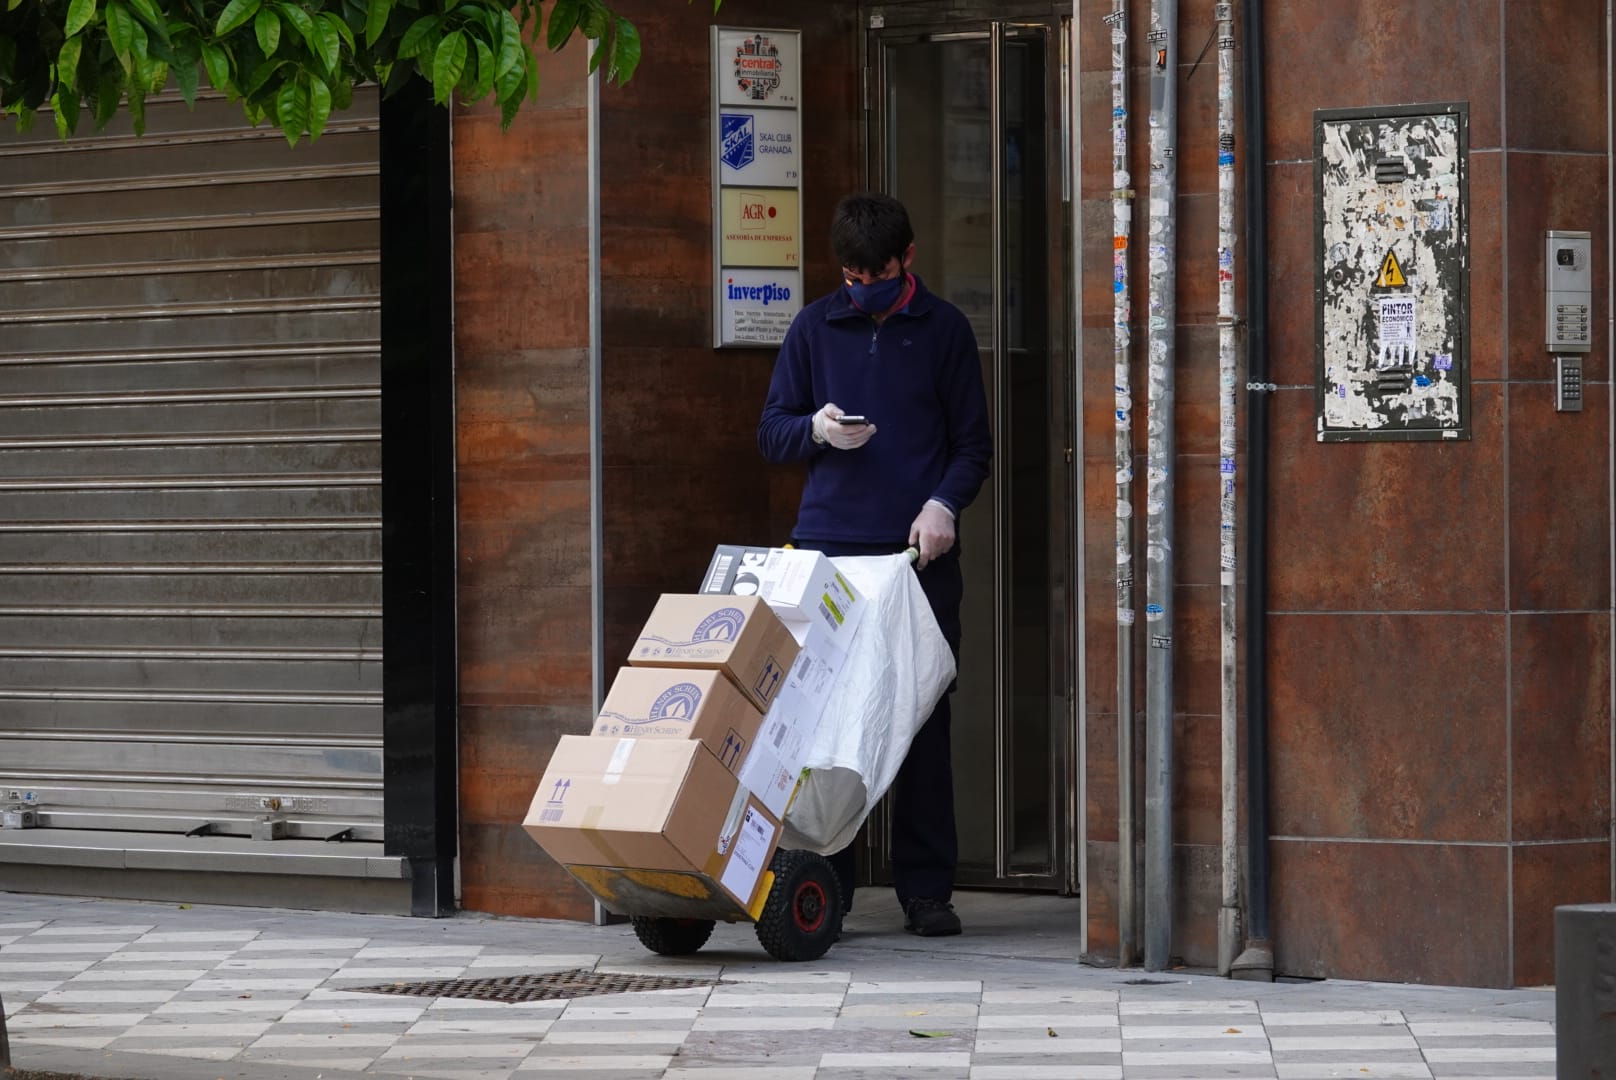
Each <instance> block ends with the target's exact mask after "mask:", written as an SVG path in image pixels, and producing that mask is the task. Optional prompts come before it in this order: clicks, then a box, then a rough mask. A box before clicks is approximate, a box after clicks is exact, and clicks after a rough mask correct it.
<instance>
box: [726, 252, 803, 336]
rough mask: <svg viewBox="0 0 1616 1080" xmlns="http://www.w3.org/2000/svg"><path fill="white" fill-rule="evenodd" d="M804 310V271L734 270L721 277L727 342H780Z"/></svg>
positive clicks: (727, 271) (729, 270)
mask: <svg viewBox="0 0 1616 1080" xmlns="http://www.w3.org/2000/svg"><path fill="white" fill-rule="evenodd" d="M801 310H802V272H801V271H800V270H732V269H728V268H726V269H725V270H724V271H723V275H722V277H721V278H720V279H719V325H720V326H721V327H722V329H723V343H724V344H725V345H737V344H750V345H778V344H780V343H781V342H782V341H784V340H785V339H786V330H787V329H788V328H789V327H790V326H791V320H792V319H794V318H796V316H797V312H799V311H801Z"/></svg>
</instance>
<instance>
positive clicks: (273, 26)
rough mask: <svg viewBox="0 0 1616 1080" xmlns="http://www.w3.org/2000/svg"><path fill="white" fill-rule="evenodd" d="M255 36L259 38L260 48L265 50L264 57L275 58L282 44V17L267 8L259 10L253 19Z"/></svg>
mask: <svg viewBox="0 0 1616 1080" xmlns="http://www.w3.org/2000/svg"><path fill="white" fill-rule="evenodd" d="M253 34H254V35H255V36H256V37H257V38H258V47H259V48H260V49H263V50H264V55H265V56H274V55H275V48H276V46H278V45H279V44H280V43H281V20H280V16H278V15H276V14H275V12H274V11H272V10H270V9H269V8H267V7H266V8H259V9H258V14H257V16H256V17H255V18H254V19H253Z"/></svg>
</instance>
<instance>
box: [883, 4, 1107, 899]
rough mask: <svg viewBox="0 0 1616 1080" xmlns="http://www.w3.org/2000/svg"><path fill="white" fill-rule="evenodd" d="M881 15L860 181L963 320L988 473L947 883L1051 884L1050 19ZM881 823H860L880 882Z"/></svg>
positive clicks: (1062, 581)
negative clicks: (987, 436)
mask: <svg viewBox="0 0 1616 1080" xmlns="http://www.w3.org/2000/svg"><path fill="white" fill-rule="evenodd" d="M928 6H929V5H916V14H918V15H920V16H922V17H923V16H924V9H925V8H926V7H928ZM1052 6H1053V5H1052ZM898 10H899V9H897V8H888V9H887V14H886V15H885V16H882V17H880V21H881V23H882V25H881V26H878V27H872V29H871V33H870V37H869V41H868V48H869V53H868V57H869V63H870V68H871V83H872V85H871V94H870V100H869V102H868V105H869V113H868V121H869V130H870V157H869V162H870V168H871V172H872V176H871V184H872V186H874V187H876V188H879V189H881V190H884V191H887V192H889V193H891V194H893V195H895V196H896V197H897V198H898V199H900V200H901V201H902V202H903V203H904V204H905V205H906V206H907V207H908V209H909V213H910V215H911V218H912V220H913V222H914V226H915V233H916V251H917V254H916V257H915V269H916V272H917V273H918V274H919V276H920V277H921V278H922V279H923V280H924V281H925V282H926V284H927V286H928V287H929V288H930V289H931V290H932V291H933V292H935V293H936V294H937V295H939V296H942V297H943V298H944V299H947V300H949V301H950V302H952V303H953V304H954V305H956V306H957V307H959V308H960V309H961V310H962V311H963V312H964V313H965V315H966V316H967V317H968V318H969V319H970V321H971V325H972V327H973V328H974V330H975V332H976V338H977V343H978V346H979V348H980V350H981V356H982V370H983V376H984V381H985V382H986V384H987V389H988V399H989V406H990V409H991V414H992V419H993V429H994V467H993V474H992V477H991V478H990V479H989V480H988V482H987V484H986V485H984V487H983V489H982V493H981V495H980V496H979V497H978V499H977V502H976V504H975V505H974V506H973V507H972V508H971V509H970V510H968V511H967V512H966V513H965V515H964V516H963V519H962V521H961V526H960V547H961V560H962V565H963V568H964V572H965V583H966V584H965V605H964V623H965V630H964V640H963V644H962V648H961V661H960V674H959V688H958V690H957V691H956V693H955V696H954V702H953V717H954V719H953V757H954V786H955V804H956V814H957V818H958V826H959V836H960V875H959V881H960V884H962V885H1002V886H1015V887H1022V888H1065V887H1067V886H1068V885H1071V884H1073V883H1075V880H1076V871H1075V867H1072V866H1071V865H1069V863H1070V858H1069V855H1068V849H1069V848H1070V847H1071V846H1072V845H1071V837H1072V835H1073V832H1074V824H1075V823H1074V813H1075V805H1076V800H1075V791H1074V787H1073V785H1074V784H1075V783H1076V770H1075V767H1074V766H1073V764H1072V762H1073V758H1074V754H1075V751H1074V746H1075V741H1074V734H1073V733H1074V729H1075V713H1074V711H1073V704H1074V687H1075V678H1074V673H1075V670H1076V668H1075V659H1076V658H1075V640H1076V633H1075V626H1076V622H1075V619H1076V615H1075V612H1074V603H1075V601H1074V597H1075V592H1074V591H1073V589H1072V588H1071V587H1070V578H1071V572H1070V567H1071V566H1072V565H1073V560H1072V551H1071V545H1072V543H1073V542H1074V538H1073V536H1072V529H1071V527H1070V523H1071V522H1072V521H1074V520H1075V518H1076V513H1075V508H1074V507H1073V506H1071V504H1070V503H1071V497H1070V492H1072V491H1073V490H1075V488H1074V486H1073V484H1072V474H1071V469H1072V468H1073V465H1072V463H1071V460H1070V459H1071V455H1070V453H1069V449H1068V448H1069V447H1070V446H1071V445H1072V443H1071V438H1072V435H1071V432H1072V416H1071V415H1070V414H1071V411H1072V410H1071V409H1070V407H1069V405H1068V402H1070V401H1071V393H1070V388H1071V386H1072V380H1073V379H1074V377H1075V373H1074V372H1073V371H1072V370H1071V368H1072V364H1071V357H1070V350H1069V348H1068V347H1067V344H1066V343H1067V341H1068V336H1069V330H1068V327H1069V326H1070V325H1071V323H1070V322H1069V319H1070V312H1069V310H1068V309H1069V306H1070V305H1069V303H1068V301H1067V299H1066V298H1067V295H1068V288H1067V285H1066V282H1067V280H1068V273H1069V261H1070V259H1069V254H1068V253H1069V250H1070V244H1069V242H1068V238H1069V237H1070V235H1071V233H1070V229H1069V221H1070V218H1069V216H1068V215H1069V213H1070V206H1069V194H1070V177H1069V176H1068V175H1067V172H1066V162H1067V161H1068V160H1069V154H1067V152H1066V149H1067V147H1068V144H1067V142H1066V139H1067V118H1068V117H1069V115H1070V114H1069V110H1068V108H1067V97H1066V89H1065V88H1066V80H1065V78H1064V77H1063V73H1064V71H1065V65H1066V63H1067V62H1068V55H1067V52H1066V42H1067V40H1068V37H1067V24H1066V22H1065V20H1063V19H1060V18H1058V17H1051V18H1049V19H1047V20H1036V21H1018V22H1004V21H983V22H980V23H978V24H976V25H969V24H965V25H962V24H960V23H959V22H957V21H956V22H952V23H950V24H948V25H946V26H943V27H938V26H935V25H933V26H926V25H918V26H904V27H897V26H891V25H888V23H889V21H890V19H891V18H892V14H893V13H894V12H897V11H898ZM951 14H952V16H953V18H955V19H956V20H957V19H958V17H959V16H958V8H957V5H954V6H953V10H952V12H951ZM872 21H875V20H873V19H872ZM884 823H885V819H884V815H877V819H876V822H875V828H872V830H871V832H870V835H871V845H872V846H871V850H870V851H869V853H868V854H869V856H870V859H871V865H872V866H873V867H874V869H875V872H876V876H877V877H878V878H880V877H882V876H884V875H883V871H884V870H885V866H886V858H885V854H886V853H885V843H884V836H885V830H884V828H883V826H884Z"/></svg>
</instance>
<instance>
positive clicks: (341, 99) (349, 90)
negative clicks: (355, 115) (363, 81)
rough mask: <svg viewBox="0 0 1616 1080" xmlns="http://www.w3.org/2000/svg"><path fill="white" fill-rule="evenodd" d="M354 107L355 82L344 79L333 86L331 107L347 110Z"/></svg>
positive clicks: (339, 110) (335, 110) (333, 109)
mask: <svg viewBox="0 0 1616 1080" xmlns="http://www.w3.org/2000/svg"><path fill="white" fill-rule="evenodd" d="M352 107H353V83H351V82H349V81H348V80H346V79H343V80H342V81H341V82H339V83H337V85H335V86H333V87H332V88H331V109H332V111H333V112H345V111H346V110H348V109H350V108H352Z"/></svg>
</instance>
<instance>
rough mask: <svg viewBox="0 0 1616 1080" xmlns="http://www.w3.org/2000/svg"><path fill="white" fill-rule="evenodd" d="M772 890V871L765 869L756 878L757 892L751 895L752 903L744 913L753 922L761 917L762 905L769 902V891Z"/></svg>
mask: <svg viewBox="0 0 1616 1080" xmlns="http://www.w3.org/2000/svg"><path fill="white" fill-rule="evenodd" d="M773 891H774V871H773V870H765V871H763V874H762V876H761V877H760V878H759V879H758V889H757V892H756V893H754V894H753V895H752V903H751V906H749V907H748V908H747V909H746V913H747V914H748V915H750V916H751V917H752V921H753V922H757V921H758V920H759V919H761V918H763V905H764V904H767V903H768V902H769V893H771V892H773Z"/></svg>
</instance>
